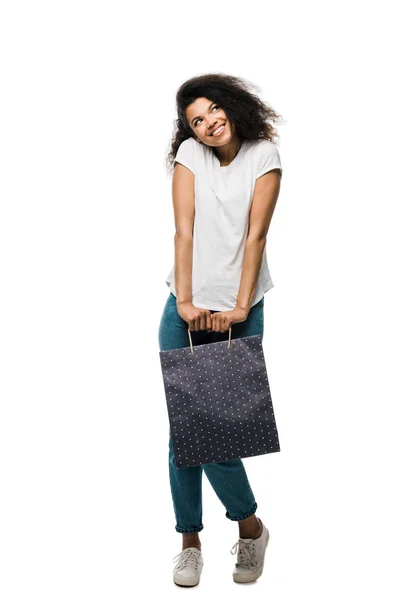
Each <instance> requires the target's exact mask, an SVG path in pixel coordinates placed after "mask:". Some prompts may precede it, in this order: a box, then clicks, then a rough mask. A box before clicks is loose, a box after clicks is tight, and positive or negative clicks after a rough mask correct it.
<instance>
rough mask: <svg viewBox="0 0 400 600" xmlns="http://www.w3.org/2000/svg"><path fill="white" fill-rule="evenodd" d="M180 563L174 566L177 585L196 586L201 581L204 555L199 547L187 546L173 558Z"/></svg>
mask: <svg viewBox="0 0 400 600" xmlns="http://www.w3.org/2000/svg"><path fill="white" fill-rule="evenodd" d="M178 558H179V561H178V564H177V565H176V567H175V568H174V573H173V575H174V583H176V584H177V585H185V586H194V585H197V584H198V583H199V581H200V575H201V571H202V569H203V556H202V554H201V551H200V550H198V549H197V548H186V550H182V552H180V553H179V554H177V555H176V556H175V557H174V558H173V562H175V561H176V560H177V559H178Z"/></svg>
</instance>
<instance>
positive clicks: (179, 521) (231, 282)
mask: <svg viewBox="0 0 400 600" xmlns="http://www.w3.org/2000/svg"><path fill="white" fill-rule="evenodd" d="M177 112H178V119H177V121H176V123H177V130H176V132H175V135H174V138H173V141H172V146H171V152H170V154H169V156H168V162H169V164H170V165H173V164H174V166H175V168H174V171H173V180H172V196H173V208H174V216H175V227H176V233H175V238H174V243H175V263H174V266H173V268H172V270H171V272H170V273H169V275H168V278H167V280H166V283H167V285H168V286H169V287H170V294H169V297H168V299H167V301H166V304H165V307H164V311H163V314H162V317H161V321H160V327H159V334H158V338H159V346H160V350H171V349H177V348H184V347H187V346H189V343H190V342H189V337H188V329H189V330H190V332H193V333H191V337H192V344H193V345H198V344H206V343H211V342H217V341H223V340H226V339H227V337H228V331H229V328H230V326H232V330H231V338H239V337H244V336H250V335H257V334H260V335H261V336H263V324H264V312H263V310H264V294H265V293H266V292H267V291H268V290H270V289H271V288H272V287H273V286H274V284H273V282H272V279H271V277H270V273H269V270H268V264H267V258H266V236H267V232H268V229H269V225H270V222H271V218H272V215H273V212H274V208H275V205H276V202H277V199H278V195H279V190H280V178H281V173H282V169H281V162H280V157H279V153H278V150H277V147H276V145H275V143H274V142H273V138H274V137H275V136H277V133H276V130H275V129H274V128H273V127H272V125H271V124H270V123H269V122H268V121H276V120H278V118H279V115H277V114H276V113H275V112H274V111H273V110H272V109H271V108H269V107H267V106H266V105H265V104H264V103H263V102H262V101H261V100H260V99H259V98H258V97H257V95H255V94H254V93H252V91H251V90H250V87H249V85H248V84H247V83H246V82H245V81H244V80H243V79H239V78H237V77H232V76H228V75H224V74H207V75H202V76H200V77H195V78H193V79H190V80H189V81H187V82H185V83H184V84H183V85H182V86H181V87H180V88H179V90H178V92H177ZM203 470H204V471H205V473H206V476H207V477H208V479H209V481H210V483H211V485H212V487H213V488H214V490H215V492H216V494H217V496H218V497H219V499H220V500H221V502H222V504H223V505H224V506H225V508H226V517H227V518H228V519H230V520H232V521H237V522H238V526H239V540H238V541H237V542H236V544H235V545H234V547H233V548H232V550H233V551H235V550H238V557H237V562H236V564H235V568H234V571H233V579H234V581H237V582H249V581H254V580H255V579H257V578H258V577H259V576H260V575H261V573H262V570H263V564H264V554H265V550H266V547H267V544H268V539H269V532H268V530H267V528H266V527H265V525H264V523H263V522H262V521H261V519H259V518H258V517H256V515H255V512H256V510H257V503H256V500H255V497H254V494H253V492H252V489H251V487H250V484H249V481H248V478H247V475H246V471H245V469H244V466H243V463H242V461H241V460H240V459H235V460H228V461H224V462H221V463H210V464H203V465H201V466H195V467H187V468H179V469H178V468H177V467H176V464H175V460H174V449H173V444H172V438H171V431H170V438H169V474H170V483H171V493H172V500H173V505H174V511H175V517H176V526H175V529H176V531H178V532H179V533H182V536H183V538H182V552H181V553H180V554H179V555H177V557H175V559H174V560H176V559H177V558H178V559H179V561H178V563H177V565H176V566H175V568H174V572H173V579H174V582H175V583H176V584H178V585H185V586H193V585H197V584H198V583H199V581H200V575H201V571H202V567H203V557H202V553H201V543H200V539H199V532H200V531H201V530H202V529H203V524H202V498H201V490H202V488H201V482H202V472H203ZM232 550H231V552H232Z"/></svg>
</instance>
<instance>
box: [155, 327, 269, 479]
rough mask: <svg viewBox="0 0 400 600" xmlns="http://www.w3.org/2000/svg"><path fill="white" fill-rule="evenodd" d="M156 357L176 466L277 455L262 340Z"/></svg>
mask: <svg viewBox="0 0 400 600" xmlns="http://www.w3.org/2000/svg"><path fill="white" fill-rule="evenodd" d="M188 333H189V340H190V346H188V347H187V348H178V349H176V350H164V351H160V353H159V354H160V361H161V369H162V375H163V380H164V388H165V395H166V401H167V408H168V417H169V422H170V430H171V437H172V442H173V447H174V456H175V462H176V466H177V467H178V468H180V467H190V466H197V465H201V464H206V463H213V462H222V461H225V460H230V459H233V458H246V457H250V456H257V455H260V454H268V453H271V452H279V451H280V446H279V438H278V431H277V428H276V423H275V416H274V410H273V406H272V400H271V394H270V389H269V383H268V376H267V369H266V365H265V357H264V352H263V347H262V339H261V335H252V336H248V337H242V338H238V339H233V340H232V339H231V329H230V330H229V340H228V341H223V342H214V343H208V344H202V345H198V346H193V345H192V340H191V336H190V330H189V329H188Z"/></svg>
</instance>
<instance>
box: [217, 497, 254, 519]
mask: <svg viewBox="0 0 400 600" xmlns="http://www.w3.org/2000/svg"><path fill="white" fill-rule="evenodd" d="M257 508H258V504H257V502H254V504H253V506H252V507H251V509H250V510H249V512H247V513H245V514H244V515H242V516H241V517H232V515H230V514H229V512H226V513H225V516H226V518H227V519H229V520H230V521H243V519H247V518H248V517H251V515H254V513H255V512H256V510H257Z"/></svg>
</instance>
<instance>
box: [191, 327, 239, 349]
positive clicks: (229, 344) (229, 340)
mask: <svg viewBox="0 0 400 600" xmlns="http://www.w3.org/2000/svg"><path fill="white" fill-rule="evenodd" d="M188 334H189V341H190V351H191V353H192V354H194V352H193V344H192V336H191V335H190V326H189V327H188ZM231 334H232V325H231V326H230V327H229V339H228V348H230V347H231Z"/></svg>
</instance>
